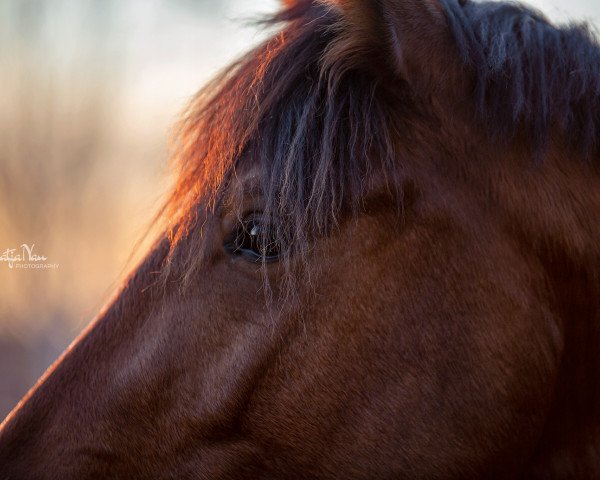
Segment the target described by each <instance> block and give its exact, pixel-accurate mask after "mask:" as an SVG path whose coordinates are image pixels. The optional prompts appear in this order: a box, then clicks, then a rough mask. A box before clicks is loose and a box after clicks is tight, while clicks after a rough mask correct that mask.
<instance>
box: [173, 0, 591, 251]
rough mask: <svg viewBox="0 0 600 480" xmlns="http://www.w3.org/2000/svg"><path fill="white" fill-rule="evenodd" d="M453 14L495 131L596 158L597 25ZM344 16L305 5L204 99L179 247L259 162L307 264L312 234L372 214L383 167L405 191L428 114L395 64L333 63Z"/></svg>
mask: <svg viewBox="0 0 600 480" xmlns="http://www.w3.org/2000/svg"><path fill="white" fill-rule="evenodd" d="M442 4H443V6H444V8H445V11H446V15H447V19H448V23H449V25H450V29H451V32H452V34H453V36H454V38H455V41H456V45H457V49H458V52H459V54H460V58H461V59H462V61H463V62H464V66H465V70H466V71H472V72H473V74H474V80H475V82H474V88H473V105H474V106H475V107H476V112H477V114H478V115H479V116H480V117H481V119H482V121H483V122H484V123H485V125H487V128H488V130H489V132H491V133H493V134H494V136H496V137H497V138H504V139H509V138H512V137H513V136H514V135H515V134H516V133H517V132H519V131H525V132H527V134H528V138H530V139H531V141H532V142H533V147H534V148H536V149H541V148H543V147H544V146H545V144H546V142H547V141H548V138H549V136H550V133H551V131H552V129H553V128H559V129H561V130H562V131H563V132H564V134H565V136H566V138H569V139H570V140H571V141H572V142H573V144H574V145H576V146H577V147H578V148H580V149H581V150H582V151H584V152H587V153H591V152H596V151H597V149H598V137H599V133H598V130H599V122H600V118H599V113H600V108H599V107H600V105H599V102H600V48H599V46H598V43H597V41H596V38H595V36H594V34H593V33H592V31H591V30H590V28H589V27H588V26H586V25H576V26H567V27H566V28H556V27H554V26H552V25H551V24H550V23H549V22H548V21H547V20H546V19H545V18H544V17H543V16H542V15H541V14H539V13H536V12H533V11H532V10H530V9H528V8H525V7H523V6H520V5H515V4H506V3H468V4H467V5H465V6H461V5H459V2H457V1H456V0H442ZM340 15H341V14H340V12H339V11H336V10H335V9H334V8H332V7H330V6H329V7H328V6H327V5H326V4H325V3H324V2H313V1H310V0H304V1H297V2H294V3H291V6H290V7H289V8H287V9H285V10H284V11H283V12H280V13H279V14H277V15H275V16H274V17H273V18H271V19H270V20H268V21H267V22H266V23H267V24H269V25H275V26H277V25H281V26H282V29H281V31H280V32H279V33H278V34H276V35H274V36H273V37H272V38H271V39H269V40H268V41H266V42H265V43H264V44H263V45H261V46H259V47H258V48H256V49H255V50H253V51H252V52H250V53H249V54H248V55H247V56H245V57H243V58H242V59H241V60H240V61H239V62H237V63H235V64H234V65H232V66H231V67H229V68H228V69H227V70H225V71H224V73H222V74H221V75H220V76H219V77H218V78H217V79H215V80H214V81H213V82H212V83H211V84H209V85H208V86H207V87H206V88H205V89H203V90H202V91H201V92H200V93H199V94H198V95H197V97H196V98H195V99H194V100H193V101H192V103H191V104H190V107H189V108H188V110H187V111H186V112H185V115H184V116H183V119H182V121H181V122H180V124H179V125H178V128H177V131H176V135H175V151H174V155H173V157H172V158H173V161H174V165H175V171H176V174H177V176H178V177H177V182H176V185H175V189H174V191H173V194H172V195H171V197H170V199H169V201H168V204H167V207H166V211H167V213H168V217H169V219H170V220H171V222H172V224H173V229H172V245H176V244H177V241H178V239H180V238H182V237H184V236H186V235H187V233H188V232H189V231H190V230H191V226H193V225H195V224H196V223H197V221H198V219H199V218H200V217H201V216H202V212H201V211H199V210H198V205H205V206H207V207H208V208H214V207H215V206H216V205H217V204H218V203H219V202H220V201H222V196H223V193H224V191H225V190H226V187H227V185H228V184H229V180H230V179H231V178H232V177H233V176H235V174H236V171H237V170H238V169H239V168H240V167H242V166H243V165H246V164H248V162H251V163H252V165H255V166H258V167H259V169H260V177H261V179H262V190H263V192H264V214H265V215H268V216H269V217H270V218H271V219H273V222H274V224H275V225H276V226H277V229H278V230H277V233H278V236H279V238H280V239H281V241H282V244H283V245H285V247H286V252H288V253H289V254H290V255H291V254H292V253H295V254H298V253H301V254H305V253H306V252H307V250H308V245H309V241H308V240H309V237H310V236H311V235H314V234H316V235H318V234H322V233H324V232H326V231H327V230H329V229H331V228H332V227H334V226H335V225H336V222H337V221H338V218H339V215H340V212H341V211H342V210H343V209H345V208H350V209H353V210H355V209H357V208H359V205H360V201H361V198H362V196H363V194H364V192H365V191H366V189H367V187H368V182H369V178H370V175H371V173H372V172H373V171H374V170H381V171H383V172H385V174H386V175H387V177H388V183H389V184H390V186H392V187H393V188H395V189H397V191H398V192H399V193H401V178H402V175H401V168H402V165H401V163H402V162H401V159H400V160H399V152H398V151H397V150H398V148H397V144H398V138H401V133H402V131H403V130H404V129H405V127H406V125H408V123H407V122H410V125H413V124H414V122H415V119H416V118H419V117H420V116H422V115H423V112H422V111H421V109H419V102H418V99H416V98H415V95H413V94H412V92H411V89H410V87H409V85H408V84H407V83H406V82H404V81H403V80H402V79H401V78H398V77H397V76H395V74H393V72H391V69H390V68H389V65H387V66H386V65H385V58H378V57H377V56H376V55H371V57H370V58H369V57H368V56H365V55H361V54H360V52H357V53H356V54H355V55H348V56H346V57H344V58H341V57H340V58H334V59H333V61H332V59H331V55H330V53H331V52H330V50H331V47H332V45H334V43H335V41H336V39H338V38H339V36H340V35H341V32H342V30H343V28H344V27H343V25H342V22H341V18H340ZM324 59H327V61H324ZM440 81H443V80H442V79H441V80H440ZM367 159H368V160H367ZM373 162H376V165H374V164H373ZM399 198H401V196H400V197H399ZM197 254H198V252H194V253H193V256H194V257H196V256H197ZM190 261H192V260H191V257H190Z"/></svg>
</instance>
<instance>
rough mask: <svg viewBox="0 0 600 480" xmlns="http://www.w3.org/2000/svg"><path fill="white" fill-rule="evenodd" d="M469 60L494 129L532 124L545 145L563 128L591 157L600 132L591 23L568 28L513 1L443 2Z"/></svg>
mask: <svg viewBox="0 0 600 480" xmlns="http://www.w3.org/2000/svg"><path fill="white" fill-rule="evenodd" d="M444 6H445V9H446V14H447V18H448V21H449V25H450V28H451V31H452V33H453V36H454V38H455V40H456V44H457V47H458V50H459V52H460V54H461V57H462V60H463V61H464V62H465V64H466V65H468V66H470V67H472V68H473V69H474V70H475V78H476V87H475V92H474V95H475V98H474V100H475V103H476V105H477V107H478V110H479V114H480V117H481V119H483V120H484V121H485V122H486V124H487V125H488V129H489V130H490V131H492V132H496V133H497V134H498V135H500V136H504V137H508V138H510V137H511V136H513V135H514V134H515V132H516V130H517V129H525V130H526V132H527V133H528V138H530V139H531V141H532V143H533V147H534V148H543V147H544V146H545V145H546V143H547V141H548V138H549V136H550V133H551V131H552V128H554V127H558V128H559V129H560V130H561V131H562V132H563V133H564V134H565V136H566V137H567V138H568V139H569V140H570V141H571V143H572V146H574V147H576V148H577V149H578V150H579V151H581V152H582V153H584V154H587V155H593V154H595V153H596V152H597V149H598V138H599V136H600V134H599V130H600V48H599V45H598V39H597V36H596V34H595V31H593V30H592V29H591V27H590V26H589V25H588V24H575V25H574V24H571V25H567V26H565V27H563V28H557V27H555V26H554V25H552V24H551V23H550V22H549V21H548V20H547V19H546V18H545V17H544V16H543V15H542V14H541V13H539V12H536V11H534V10H531V9H529V8H526V7H524V6H522V5H519V4H514V3H497V2H483V3H474V2H470V3H467V4H466V5H465V6H464V7H460V6H459V5H458V4H457V2H454V1H452V0H444Z"/></svg>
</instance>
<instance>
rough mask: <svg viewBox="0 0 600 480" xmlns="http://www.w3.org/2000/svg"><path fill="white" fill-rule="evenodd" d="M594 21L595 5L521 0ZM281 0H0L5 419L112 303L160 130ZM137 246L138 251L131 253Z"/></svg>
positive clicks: (145, 209) (146, 210) (156, 182)
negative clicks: (11, 261)
mask: <svg viewBox="0 0 600 480" xmlns="http://www.w3.org/2000/svg"><path fill="white" fill-rule="evenodd" d="M529 3H531V4H533V5H535V6H537V7H538V8H540V9H542V10H543V11H545V12H546V13H547V14H548V15H549V16H550V17H551V18H553V19H554V20H558V21H564V20H566V19H587V20H589V21H591V22H592V23H595V24H596V25H600V4H599V2H598V0H536V1H531V2H529ZM277 6H278V1H277V0H253V1H252V2H248V1H244V0H76V1H75V0H0V72H1V75H0V255H2V254H4V253H5V252H6V250H7V249H16V250H17V252H16V253H20V246H21V245H22V244H27V245H29V246H30V247H31V246H32V245H35V247H34V253H37V254H38V255H44V256H46V257H47V258H48V260H47V261H46V263H49V264H58V267H57V268H48V269H18V268H12V269H11V268H9V267H8V264H7V262H0V421H1V419H2V418H4V416H5V415H6V414H7V413H8V412H9V411H10V409H11V408H12V407H13V406H14V405H15V404H16V403H17V402H18V400H19V399H20V398H21V397H22V396H23V395H24V394H25V393H26V392H27V390H28V389H29V388H30V387H31V386H32V385H33V384H34V383H35V380H36V379H37V378H38V377H39V376H40V375H41V374H42V373H43V372H44V370H45V369H46V368H47V366H48V365H50V363H52V362H53V361H54V359H56V357H57V356H58V355H59V354H60V352H61V351H62V350H64V348H65V347H66V346H67V345H68V344H69V343H70V341H71V340H72V339H73V338H74V337H75V336H76V335H77V333H78V332H79V331H81V329H82V328H83V327H84V326H85V325H86V324H87V323H88V322H89V321H90V320H91V319H92V318H93V317H94V315H95V314H96V312H97V311H98V310H99V309H100V308H101V307H102V305H103V304H104V303H105V302H106V301H107V300H108V299H109V298H110V295H111V294H112V293H113V292H114V290H115V288H116V287H117V286H118V282H119V280H120V279H121V278H122V277H123V275H124V274H125V273H127V271H128V269H130V268H131V267H132V266H133V265H134V264H135V262H136V261H137V260H138V259H139V258H140V257H141V256H142V255H143V253H144V245H143V244H142V245H139V246H138V248H135V247H136V244H137V242H138V241H139V240H140V239H141V238H142V237H143V236H144V233H145V232H146V228H147V227H148V225H149V222H150V220H151V218H152V216H153V214H154V213H155V212H156V210H157V208H158V207H159V205H160V204H161V201H162V200H163V198H164V194H165V192H166V190H167V189H168V187H169V184H170V182H171V179H170V177H169V172H168V171H167V169H166V159H167V144H168V136H169V129H170V128H171V126H172V125H173V123H174V122H175V121H176V119H177V115H178V112H180V111H181V109H182V108H183V107H184V105H185V104H186V102H187V101H188V100H189V99H190V97H191V96H192V95H193V94H194V92H195V91H196V90H197V89H198V88H199V87H200V86H201V85H202V84H203V83H204V82H206V80H208V79H209V78H211V77H212V76H213V75H214V74H215V73H216V72H218V71H219V70H220V69H221V68H223V67H224V66H226V65H227V64H228V63H230V62H231V61H232V60H233V59H235V58H236V57H238V56H239V55H241V54H242V53H243V52H245V51H246V50H248V49H249V48H250V47H251V46H253V45H255V44H256V43H258V42H259V41H260V40H261V39H262V38H264V36H265V32H259V31H257V29H256V28H254V27H253V26H251V25H250V22H249V20H253V19H256V18H257V17H258V16H260V15H261V14H265V13H269V12H273V11H274V10H275V9H276V8H277ZM134 248H135V250H136V251H133V250H134Z"/></svg>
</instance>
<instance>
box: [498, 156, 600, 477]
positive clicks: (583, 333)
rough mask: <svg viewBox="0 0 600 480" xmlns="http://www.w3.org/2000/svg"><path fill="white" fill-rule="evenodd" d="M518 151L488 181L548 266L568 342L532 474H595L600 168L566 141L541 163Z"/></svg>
mask: <svg viewBox="0 0 600 480" xmlns="http://www.w3.org/2000/svg"><path fill="white" fill-rule="evenodd" d="M518 157H519V159H518V160H517V159H516V157H515V158H513V159H512V160H513V161H512V162H511V159H508V163H510V164H512V167H509V169H508V171H504V172H501V171H499V170H498V171H496V172H495V175H494V176H493V177H494V178H491V179H490V178H488V182H490V183H489V184H491V185H493V187H492V188H491V189H492V196H493V197H495V198H496V199H497V202H498V203H497V204H498V205H499V208H500V209H501V210H502V216H503V217H504V219H505V222H506V227H507V228H508V229H510V230H512V232H513V234H515V235H516V236H517V238H518V240H519V244H521V245H523V248H524V251H525V252H527V254H528V255H531V258H532V261H534V262H536V263H537V264H538V265H541V267H542V268H543V269H544V271H545V272H546V278H547V286H546V287H547V292H548V296H549V298H550V301H551V302H552V303H553V305H552V309H553V311H554V312H557V316H558V321H559V324H560V327H561V330H562V333H563V345H564V349H563V352H562V357H561V363H560V366H559V370H558V372H557V379H556V387H555V393H554V398H553V400H552V403H551V408H550V411H549V413H548V421H547V424H546V427H545V431H544V433H543V435H542V439H541V442H540V444H539V451H538V466H537V467H535V469H534V472H532V477H534V478H538V477H539V478H555V477H556V478H558V477H560V478H563V477H561V476H560V475H561V472H562V474H563V475H564V474H565V473H566V474H567V476H570V478H588V477H587V476H585V475H583V476H580V474H583V473H584V472H590V471H593V470H590V468H592V469H593V468H599V467H598V455H600V355H599V354H598V348H600V347H599V345H600V173H599V172H598V171H597V169H595V168H594V167H593V165H592V162H587V163H586V161H585V160H581V159H578V158H573V157H574V155H573V154H572V153H571V152H570V151H569V150H567V149H566V148H564V149H563V148H553V149H552V150H551V151H550V154H549V155H548V158H547V159H545V160H544V161H543V162H542V164H541V165H537V166H536V165H526V166H524V165H523V160H522V159H523V158H524V157H523V156H521V155H518ZM529 158H530V157H529ZM503 160H504V161H499V162H498V165H501V164H504V165H506V163H507V160H506V159H503ZM598 160H600V159H598ZM488 194H489V190H488ZM594 466H595V467H594ZM596 474H598V475H599V476H600V471H598V472H596Z"/></svg>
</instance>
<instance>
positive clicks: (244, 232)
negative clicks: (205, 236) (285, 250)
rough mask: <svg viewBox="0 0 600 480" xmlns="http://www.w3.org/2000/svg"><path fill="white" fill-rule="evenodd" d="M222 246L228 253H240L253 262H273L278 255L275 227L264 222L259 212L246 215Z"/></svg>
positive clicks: (278, 246)
mask: <svg viewBox="0 0 600 480" xmlns="http://www.w3.org/2000/svg"><path fill="white" fill-rule="evenodd" d="M224 246H225V250H226V251H227V252H229V253H230V254H232V255H241V256H244V257H246V258H247V259H249V260H252V261H254V262H261V261H265V262H275V261H277V260H278V259H279V255H280V245H279V241H278V239H277V235H276V232H275V228H274V227H273V226H272V225H271V224H269V223H267V222H265V221H264V220H263V218H262V216H261V214H259V213H253V214H250V215H247V216H246V217H245V218H244V219H243V220H242V221H241V222H240V223H239V224H238V226H237V228H236V229H235V230H234V231H233V232H232V234H231V235H230V236H229V238H228V239H227V240H226V241H225V245H224Z"/></svg>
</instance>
